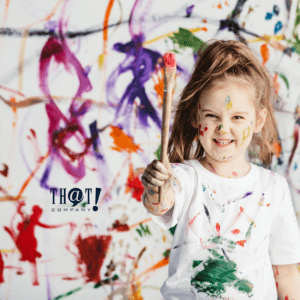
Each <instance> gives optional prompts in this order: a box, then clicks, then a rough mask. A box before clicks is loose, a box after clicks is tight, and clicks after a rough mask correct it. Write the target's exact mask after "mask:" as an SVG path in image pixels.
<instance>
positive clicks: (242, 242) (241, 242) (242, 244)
mask: <svg viewBox="0 0 300 300" xmlns="http://www.w3.org/2000/svg"><path fill="white" fill-rule="evenodd" d="M236 243H237V244H239V245H240V246H242V247H244V244H245V243H246V240H241V241H237V242H236Z"/></svg>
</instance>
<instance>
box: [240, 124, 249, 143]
mask: <svg viewBox="0 0 300 300" xmlns="http://www.w3.org/2000/svg"><path fill="white" fill-rule="evenodd" d="M249 136H250V126H248V127H247V128H246V129H244V130H243V138H242V140H243V142H242V143H241V145H240V146H242V145H243V144H244V142H245V140H246V139H247V138H248V137H249Z"/></svg>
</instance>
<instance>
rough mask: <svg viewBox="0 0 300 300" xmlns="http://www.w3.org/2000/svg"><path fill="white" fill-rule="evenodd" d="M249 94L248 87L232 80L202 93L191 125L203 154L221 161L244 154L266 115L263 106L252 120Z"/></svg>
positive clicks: (252, 111)
mask: <svg viewBox="0 0 300 300" xmlns="http://www.w3.org/2000/svg"><path fill="white" fill-rule="evenodd" d="M253 97H254V93H253V92H252V90H251V89H249V88H248V87H246V86H244V85H242V84H241V83H238V84H237V83H234V82H232V81H225V82H222V83H218V85H217V86H213V87H211V88H209V89H207V90H205V91H203V92H202V94H201V96H200V101H199V105H198V108H197V109H198V115H197V123H196V124H193V126H194V127H197V128H198V138H199V139H200V143H201V144H202V146H203V148H204V150H205V155H208V156H210V157H211V158H212V159H213V160H215V161H222V162H224V161H232V160H235V159H236V158H240V159H241V158H244V157H245V152H246V149H247V147H248V145H249V144H250V142H251V139H252V135H253V133H257V132H260V131H261V129H262V127H263V124H264V122H265V117H266V109H265V108H264V109H263V110H261V111H260V112H259V116H260V118H259V120H258V121H259V122H257V123H258V124H257V123H256V118H255V107H254V105H253V104H252V101H251V99H253ZM253 100H254V99H253Z"/></svg>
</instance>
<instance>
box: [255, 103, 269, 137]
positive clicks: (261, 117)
mask: <svg viewBox="0 0 300 300" xmlns="http://www.w3.org/2000/svg"><path fill="white" fill-rule="evenodd" d="M266 118H267V109H266V108H265V107H264V108H262V109H261V110H260V111H259V112H258V114H257V119H256V122H255V123H256V124H255V127H254V130H253V133H258V132H261V130H262V129H263V127H264V125H265V122H266Z"/></svg>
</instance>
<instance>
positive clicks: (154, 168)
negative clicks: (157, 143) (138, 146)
mask: <svg viewBox="0 0 300 300" xmlns="http://www.w3.org/2000/svg"><path fill="white" fill-rule="evenodd" d="M141 181H142V184H143V186H144V187H145V189H147V190H150V189H151V190H152V191H153V192H155V193H158V190H159V187H163V189H164V190H167V189H169V187H170V186H171V183H172V181H173V172H172V168H171V165H170V163H169V161H168V162H167V168H166V167H165V166H164V165H163V164H162V163H161V162H160V161H159V160H157V159H155V160H153V161H152V163H151V164H149V165H148V166H147V168H146V169H145V171H144V173H143V176H142V177H141Z"/></svg>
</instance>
